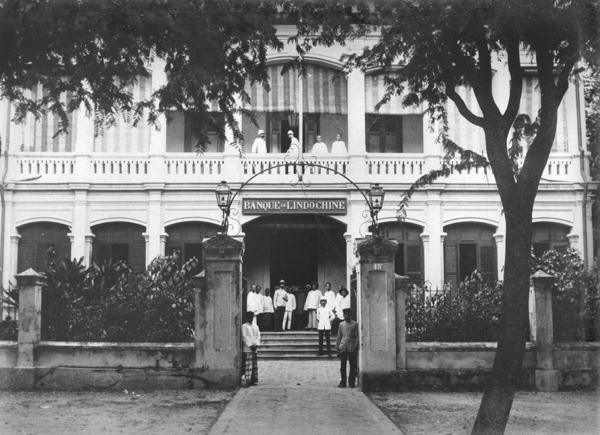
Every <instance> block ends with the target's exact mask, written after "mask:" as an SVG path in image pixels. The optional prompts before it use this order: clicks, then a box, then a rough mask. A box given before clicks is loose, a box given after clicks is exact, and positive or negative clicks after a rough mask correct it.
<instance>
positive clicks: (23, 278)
mask: <svg viewBox="0 0 600 435" xmlns="http://www.w3.org/2000/svg"><path fill="white" fill-rule="evenodd" d="M15 278H16V279H17V286H18V288H19V335H18V353H17V365H16V366H15V371H14V375H13V376H11V378H12V379H11V381H10V385H11V387H13V388H18V389H31V388H33V387H34V384H35V348H36V346H37V345H38V344H39V342H40V339H41V330H42V286H43V285H44V284H45V283H46V278H45V277H44V276H43V275H40V274H39V273H37V272H36V271H35V270H33V269H31V268H29V269H27V270H26V271H24V272H22V273H19V274H18V275H16V276H15Z"/></svg>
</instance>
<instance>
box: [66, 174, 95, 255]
mask: <svg viewBox="0 0 600 435" xmlns="http://www.w3.org/2000/svg"><path fill="white" fill-rule="evenodd" d="M87 196H88V191H87V186H77V188H76V190H74V191H73V214H72V218H71V232H70V233H69V239H70V240H71V258H76V259H79V258H82V257H83V261H84V264H85V265H89V264H90V256H89V255H87V252H86V246H85V236H86V234H88V233H89V232H90V227H89V222H88V200H87Z"/></svg>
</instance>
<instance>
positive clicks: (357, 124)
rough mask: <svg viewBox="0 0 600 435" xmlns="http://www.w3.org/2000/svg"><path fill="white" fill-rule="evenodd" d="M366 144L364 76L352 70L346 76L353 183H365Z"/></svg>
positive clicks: (350, 166) (350, 174) (350, 173)
mask: <svg viewBox="0 0 600 435" xmlns="http://www.w3.org/2000/svg"><path fill="white" fill-rule="evenodd" d="M366 144H367V134H366V126H365V74H364V73H363V72H362V71H361V70H353V71H351V72H350V73H349V74H348V154H349V159H350V162H349V167H348V172H349V174H348V175H349V177H350V178H351V179H352V180H354V181H355V182H360V181H363V182H364V181H367V180H366V173H367V167H366V160H365V155H366Z"/></svg>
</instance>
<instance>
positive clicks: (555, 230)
mask: <svg viewBox="0 0 600 435" xmlns="http://www.w3.org/2000/svg"><path fill="white" fill-rule="evenodd" d="M567 234H569V227H567V226H566V225H560V224H554V223H550V222H538V223H534V224H533V230H532V234H531V247H532V248H533V253H534V254H535V255H536V256H540V255H542V254H543V253H544V252H546V251H548V250H550V249H564V248H568V247H569V239H568V238H567Z"/></svg>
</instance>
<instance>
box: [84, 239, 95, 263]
mask: <svg viewBox="0 0 600 435" xmlns="http://www.w3.org/2000/svg"><path fill="white" fill-rule="evenodd" d="M95 238H96V236H95V235H94V234H93V233H87V234H86V235H85V236H84V249H83V262H84V264H92V259H93V253H94V239H95Z"/></svg>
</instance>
